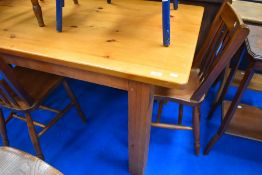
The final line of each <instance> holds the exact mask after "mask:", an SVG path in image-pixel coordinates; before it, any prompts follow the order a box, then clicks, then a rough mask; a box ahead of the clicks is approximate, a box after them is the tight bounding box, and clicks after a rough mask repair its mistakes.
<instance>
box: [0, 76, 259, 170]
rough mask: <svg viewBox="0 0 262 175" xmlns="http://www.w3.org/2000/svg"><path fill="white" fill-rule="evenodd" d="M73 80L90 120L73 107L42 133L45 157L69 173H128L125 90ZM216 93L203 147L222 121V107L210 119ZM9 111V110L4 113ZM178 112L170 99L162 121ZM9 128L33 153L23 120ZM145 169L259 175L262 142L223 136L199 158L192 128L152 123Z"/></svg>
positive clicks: (15, 142)
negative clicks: (163, 127)
mask: <svg viewBox="0 0 262 175" xmlns="http://www.w3.org/2000/svg"><path fill="white" fill-rule="evenodd" d="M69 82H70V85H71V86H72V88H73V90H74V92H75V93H76V95H77V97H78V100H79V102H80V104H81V105H82V108H83V110H84V112H85V113H86V115H87V116H88V122H87V123H86V124H83V123H82V122H81V120H80V118H79V117H78V115H77V113H76V110H75V109H72V110H70V111H69V112H68V113H67V114H66V116H65V117H64V118H63V119H62V120H60V121H59V122H58V123H57V124H56V125H55V126H54V127H52V128H51V129H50V130H49V131H48V132H47V133H46V134H44V135H43V137H42V138H41V139H40V141H41V146H42V149H43V151H44V155H45V158H46V161H47V162H48V163H49V164H51V165H53V166H54V167H56V168H57V169H59V170H60V171H62V172H63V173H64V174H66V175H74V174H75V175H80V174H94V175H100V174H112V175H118V174H119V175H122V174H123V175H125V174H129V173H128V149H127V107H128V106H127V93H126V92H125V91H121V90H116V89H112V88H107V87H103V86H98V85H94V84H90V83H86V82H81V81H76V80H70V81H69ZM235 91H236V89H234V88H231V89H230V92H229V93H228V98H232V97H233V95H234V93H235ZM214 92H216V88H213V89H211V91H210V93H209V95H208V97H207V100H206V101H205V102H204V103H203V105H202V106H201V111H202V116H201V144H202V147H201V151H202V152H203V148H204V146H206V144H207V142H208V140H209V139H210V137H211V136H212V135H213V134H214V133H215V131H216V129H217V128H218V126H219V115H220V114H219V112H217V113H216V114H215V116H214V119H213V120H211V121H207V120H206V116H207V113H208V111H209V108H210V102H211V101H212V100H213V98H214V94H215V93H214ZM65 97H66V94H65V92H64V90H63V88H62V87H59V88H58V89H57V90H56V91H55V92H54V93H53V94H52V95H51V96H50V98H48V100H47V101H46V102H45V103H46V104H48V105H51V106H53V107H57V108H61V107H63V106H64V105H66V103H67V102H68V101H67V100H66V98H65ZM261 99H262V94H261V93H255V92H252V91H247V92H246V93H245V96H244V98H243V101H244V102H245V103H247V104H253V105H255V106H258V107H262V102H261ZM53 101H57V102H58V103H56V104H55V103H53ZM156 110H157V104H154V111H153V117H155V115H156ZM218 111H219V110H218ZM191 112H192V110H191V108H190V107H186V108H185V112H184V123H189V124H191V123H192V120H191V118H192V117H191ZM7 113H8V111H7V110H5V114H6V115H7ZM177 113H178V106H177V104H175V103H171V102H170V103H168V105H166V106H165V108H164V113H163V120H164V121H166V122H176V120H177V117H176V116H177ZM53 115H54V114H52V113H49V112H45V111H37V112H35V113H34V114H33V116H34V118H35V119H37V120H38V121H48V120H50V118H51V117H52V116H53ZM261 117H262V116H261ZM7 130H8V135H9V139H10V143H11V146H12V147H15V148H18V149H21V150H24V151H26V152H29V153H34V151H33V148H32V145H31V142H30V140H29V136H28V133H27V128H26V125H25V123H23V122H21V121H18V120H13V121H11V122H10V123H9V124H8V126H7ZM0 142H1V141H0ZM0 145H1V143H0ZM145 174H148V175H169V174H170V175H173V174H178V175H180V174H187V175H190V174H194V175H198V174H199V175H203V174H224V175H228V174H238V175H245V174H246V175H250V174H252V175H256V174H257V175H261V174H262V143H260V142H256V141H251V140H247V139H242V138H237V137H234V136H229V135H224V136H223V137H222V139H221V140H220V141H219V142H218V143H217V144H216V145H215V147H214V149H213V150H212V151H211V153H210V155H209V156H204V155H202V154H201V155H200V156H199V157H196V156H195V155H194V148H193V136H192V132H191V131H175V130H165V129H158V128H152V131H151V140H150V147H149V158H148V164H147V168H146V171H145Z"/></svg>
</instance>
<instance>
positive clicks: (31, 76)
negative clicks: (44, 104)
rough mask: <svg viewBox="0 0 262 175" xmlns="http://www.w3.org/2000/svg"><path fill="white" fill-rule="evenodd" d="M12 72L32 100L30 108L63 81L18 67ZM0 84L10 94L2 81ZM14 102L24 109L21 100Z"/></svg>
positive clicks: (53, 76)
mask: <svg viewBox="0 0 262 175" xmlns="http://www.w3.org/2000/svg"><path fill="white" fill-rule="evenodd" d="M13 70H14V74H15V76H16V78H17V80H18V81H19V83H20V84H21V86H22V87H23V89H24V90H25V91H26V92H27V93H28V95H29V96H30V97H31V98H33V100H34V102H35V103H34V104H33V105H32V106H34V105H36V103H38V102H41V101H42V100H43V99H44V98H45V97H47V96H48V94H49V93H51V92H52V91H53V90H54V89H55V88H56V87H57V86H58V85H59V84H60V83H61V82H62V80H63V77H61V76H57V75H53V74H48V73H44V72H40V71H35V70H32V69H27V68H22V67H18V66H17V67H15V68H14V69H13ZM0 83H1V84H2V85H3V86H4V87H6V89H7V90H8V91H9V93H11V94H12V90H10V88H9V87H8V86H7V85H6V83H5V82H4V81H0ZM12 95H14V94H12ZM16 101H17V103H18V105H19V106H20V107H22V108H26V105H25V104H24V102H23V101H22V100H20V99H18V98H16Z"/></svg>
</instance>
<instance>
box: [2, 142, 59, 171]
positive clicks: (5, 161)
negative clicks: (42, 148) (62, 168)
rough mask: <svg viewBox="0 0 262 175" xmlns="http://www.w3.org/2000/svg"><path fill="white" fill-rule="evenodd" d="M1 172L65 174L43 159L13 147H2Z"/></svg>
mask: <svg viewBox="0 0 262 175" xmlns="http://www.w3.org/2000/svg"><path fill="white" fill-rule="evenodd" d="M0 174H3V175H15V174H26V175H36V174H37V175H47V174H48V175H63V174H62V173H61V172H59V171H58V170H56V169H55V168H53V167H52V166H50V165H48V164H47V163H45V162H44V161H42V160H41V159H39V158H37V157H34V156H32V155H30V154H28V153H25V152H22V151H20V150H17V149H14V148H11V147H0Z"/></svg>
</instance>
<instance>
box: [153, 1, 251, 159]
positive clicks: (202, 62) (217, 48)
mask: <svg viewBox="0 0 262 175" xmlns="http://www.w3.org/2000/svg"><path fill="white" fill-rule="evenodd" d="M248 33H249V29H248V28H247V26H246V25H245V24H243V22H242V20H241V19H239V18H238V16H237V15H236V13H235V11H234V10H233V9H232V7H231V6H230V4H229V3H223V5H222V6H221V8H220V10H219V12H218V14H217V15H216V17H215V19H214V21H213V23H212V26H211V29H210V32H209V34H208V35H207V36H208V37H207V38H206V40H205V42H204V44H203V46H202V48H201V50H200V52H199V53H198V54H197V55H196V58H195V59H196V62H197V63H198V64H199V65H198V66H197V67H199V69H196V70H195V69H192V70H191V75H190V78H189V81H188V84H187V85H186V86H185V89H182V90H178V89H167V88H161V87H158V88H156V90H155V98H156V99H157V100H159V109H158V115H157V121H156V122H152V126H154V127H161V128H168V129H183V130H193V132H194V140H195V143H194V145H195V153H196V155H198V154H199V153H200V105H201V103H202V101H203V100H204V98H205V95H206V94H207V92H208V90H209V88H210V87H211V85H212V84H213V83H214V81H215V80H216V79H217V78H218V76H219V75H220V74H221V73H222V72H223V70H224V69H225V68H226V66H227V65H228V64H229V63H230V61H231V58H232V57H233V55H234V54H235V52H236V51H237V50H238V48H239V47H240V46H241V44H242V43H243V42H244V40H245V39H246V37H247V35H248ZM166 101H174V102H177V103H179V119H178V124H165V123H161V122H160V119H161V112H162V108H163V105H164V103H165V102H166ZM183 105H189V106H192V107H193V126H192V127H191V126H184V125H182V116H183Z"/></svg>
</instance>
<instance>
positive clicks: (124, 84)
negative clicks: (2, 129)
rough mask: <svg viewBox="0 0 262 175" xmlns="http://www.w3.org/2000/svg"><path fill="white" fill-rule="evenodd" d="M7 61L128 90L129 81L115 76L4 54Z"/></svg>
mask: <svg viewBox="0 0 262 175" xmlns="http://www.w3.org/2000/svg"><path fill="white" fill-rule="evenodd" d="M3 58H5V61H6V62H8V63H11V64H15V65H19V66H22V67H26V68H30V69H35V70H39V71H42V72H47V73H48V72H52V73H53V74H56V75H60V76H65V77H70V78H74V79H78V80H83V81H88V82H91V83H96V84H99V85H104V86H110V87H113V88H117V89H122V90H128V80H127V79H123V78H118V77H114V76H108V75H104V74H101V73H95V72H90V71H87V70H83V69H78V68H74V67H67V66H63V65H57V64H51V63H45V62H43V61H37V60H31V59H26V61H24V58H22V57H17V56H10V55H7V54H3Z"/></svg>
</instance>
